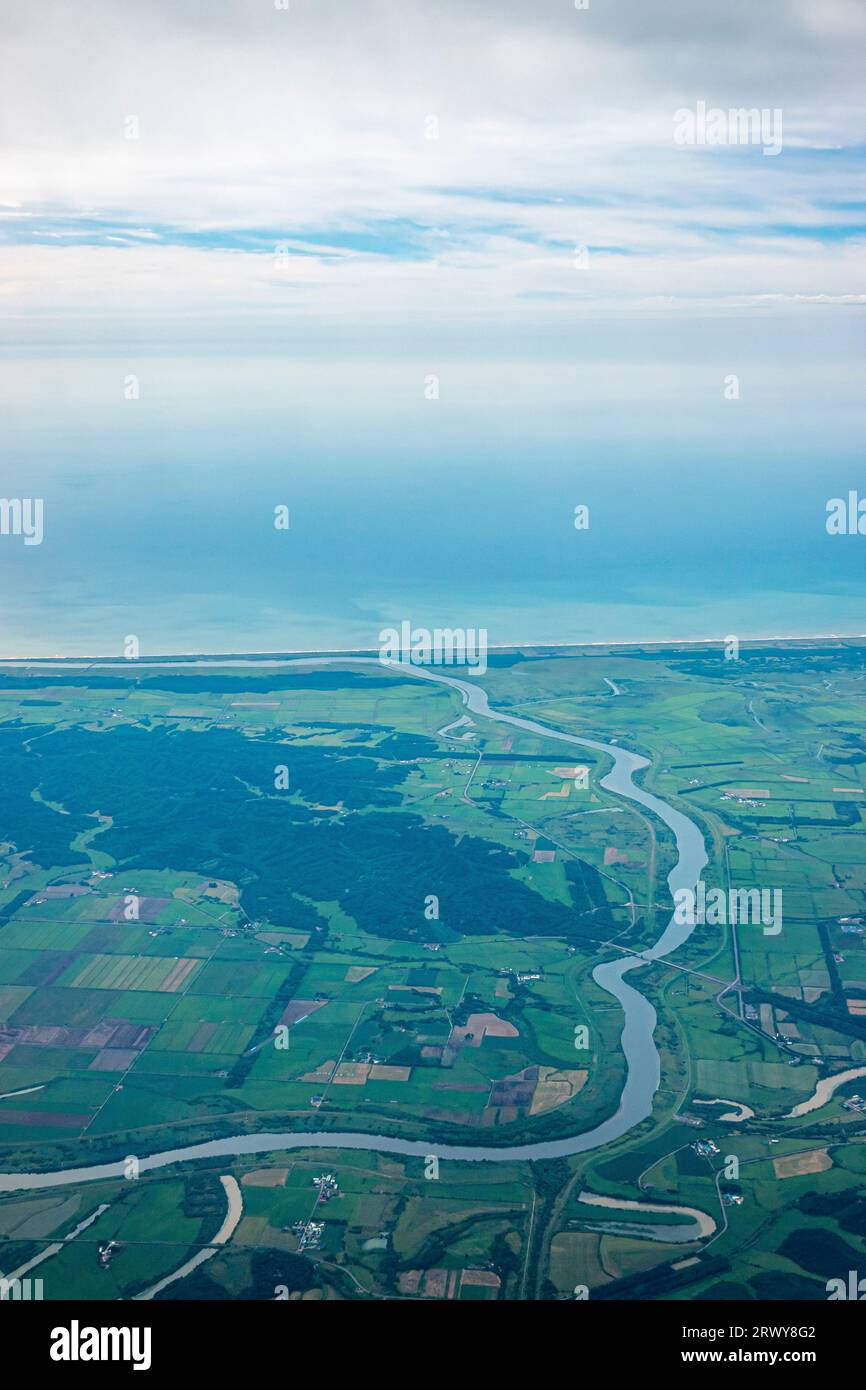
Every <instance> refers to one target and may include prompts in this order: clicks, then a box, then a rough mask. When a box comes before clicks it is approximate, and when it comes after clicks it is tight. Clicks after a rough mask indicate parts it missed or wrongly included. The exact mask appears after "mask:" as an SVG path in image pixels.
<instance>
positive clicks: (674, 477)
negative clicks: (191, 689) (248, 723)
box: [0, 0, 866, 655]
mask: <svg viewBox="0 0 866 1390" xmlns="http://www.w3.org/2000/svg"><path fill="white" fill-rule="evenodd" d="M2 27H3V56H2V62H3V81H2V83H0V166H2V170H3V174H2V180H0V362H2V370H0V412H2V418H3V420H4V437H3V444H2V452H0V497H4V496H5V497H29V496H40V497H43V498H44V499H45V536H44V541H43V543H42V544H41V545H40V546H38V547H36V546H32V547H29V548H26V549H25V548H24V547H23V546H22V545H21V544H20V543H18V542H19V541H20V537H14V536H0V591H2V592H3V593H4V594H5V597H6V602H5V603H4V604H3V605H2V606H0V655H4V654H5V655H15V654H18V653H26V654H46V653H54V652H63V653H65V654H73V653H79V652H88V653H93V652H94V651H97V652H102V653H109V652H112V651H116V650H118V649H119V648H120V646H121V644H122V641H123V637H124V635H125V634H127V633H130V632H134V633H139V632H140V633H141V636H142V649H143V650H145V651H150V652H155V651H159V652H168V651H190V650H204V649H206V650H210V651H213V650H233V651H238V650H253V649H267V650H276V649H282V648H287V647H290V646H291V647H297V646H322V645H329V646H348V645H365V646H370V645H375V640H376V635H377V633H378V630H379V628H380V627H381V626H382V625H384V624H385V623H386V622H387V623H399V622H400V621H401V620H402V619H404V618H410V619H413V620H414V619H417V620H418V621H424V622H426V623H427V624H428V625H429V626H431V627H432V626H435V625H442V626H448V625H462V626H467V627H469V626H473V627H484V628H486V629H488V631H489V633H490V641H491V643H497V642H502V643H504V642H509V641H514V640H521V641H526V640H531V639H537V640H542V641H551V640H557V639H558V640H562V641H570V642H571V641H582V640H605V639H606V638H611V639H613V638H615V639H617V640H626V639H632V638H639V637H644V638H647V639H650V638H652V637H664V638H668V639H670V638H673V637H694V636H698V635H704V634H706V633H711V632H719V633H720V634H726V633H730V632H742V633H743V634H746V633H750V634H756V635H758V634H765V633H769V632H788V631H794V630H795V629H796V630H797V631H801V632H829V631H840V632H859V631H861V630H863V629H866V623H864V621H863V616H862V615H863V613H864V611H866V604H864V597H866V593H864V588H866V586H864V582H863V577H862V576H863V573H864V570H863V561H862V558H861V556H860V554H859V550H858V545H859V544H860V543H862V544H863V545H866V537H863V538H862V541H861V539H860V538H859V537H843V538H834V539H832V540H831V538H829V537H828V536H827V535H826V532H825V527H824V519H825V503H826V501H827V499H828V498H831V497H835V496H842V495H847V492H848V490H849V489H850V488H856V487H857V486H858V485H861V484H862V490H863V492H864V495H866V478H864V476H863V465H862V459H863V448H864V443H866V393H864V385H866V382H864V365H863V364H864V354H863V326H862V325H863V322H864V319H863V314H864V310H866V278H864V273H863V272H864V255H863V249H864V243H866V186H864V179H863V169H864V150H866V105H864V102H863V99H862V91H861V89H862V72H863V59H864V54H866V5H864V4H863V3H861V0H821V3H820V4H819V3H816V0H726V3H724V4H722V3H717V4H716V3H709V0H701V3H696V0H655V2H654V3H648V0H589V5H588V7H587V8H585V9H579V8H577V6H576V5H575V4H574V0H535V2H534V3H529V2H528V0H527V2H526V3H517V0H499V2H498V3H493V0H484V3H481V2H480V0H459V2H458V0H453V3H452V0H439V2H438V3H428V0H393V2H392V0H367V2H366V3H364V4H363V5H361V4H357V3H354V0H353V3H349V0H289V3H288V7H287V8H282V7H278V5H277V4H274V3H273V0H171V2H170V3H169V0H148V3H147V4H131V3H130V4H127V3H118V2H117V0H79V2H78V3H76V4H75V5H74V6H70V5H68V4H67V3H60V2H59V0H44V3H40V4H39V5H38V6H13V5H12V4H10V3H7V4H6V5H5V6H4V7H3V15H2ZM700 104H703V107H704V108H705V109H707V110H709V111H713V110H718V111H721V112H722V113H727V112H728V111H730V110H733V109H740V108H742V109H744V110H749V109H752V108H754V109H755V110H756V111H758V112H764V113H765V114H766V119H767V121H768V122H769V123H771V124H772V128H773V131H774V132H775V135H776V136H778V137H779V138H778V139H777V140H776V141H775V148H776V152H775V153H770V152H769V150H768V144H769V142H767V141H764V143H761V142H757V143H738V142H736V141H735V140H733V139H727V140H726V141H723V142H722V143H715V144H704V143H693V144H688V143H682V141H681V140H680V139H679V138H678V135H677V132H678V130H681V129H682V126H683V113H684V112H685V113H692V112H693V113H697V111H698V110H699V106H700ZM767 128H768V130H769V128H770V126H769V125H768V127H767ZM732 382H734V383H735V387H734V388H732V386H731V383H732ZM278 504H284V505H287V506H289V507H290V508H291V511H292V527H291V532H290V534H289V535H288V536H286V537H283V539H282V541H281V540H279V539H278V538H276V537H275V536H274V534H273V525H272V517H273V508H274V506H275V505H278ZM577 504H587V505H590V507H591V514H592V525H591V528H590V530H589V531H588V532H586V533H585V534H584V535H583V536H582V537H580V538H578V537H577V536H576V532H575V529H574V527H573V525H572V517H573V512H574V507H575V505H577ZM279 547H281V548H279ZM11 595H14V598H12V597H11Z"/></svg>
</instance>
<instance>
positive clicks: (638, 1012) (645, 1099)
mask: <svg viewBox="0 0 866 1390" xmlns="http://www.w3.org/2000/svg"><path fill="white" fill-rule="evenodd" d="M64 664H65V665H66V666H71V665H73V664H75V663H71V662H68V663H64ZM111 664H112V663H110V662H105V663H100V662H82V663H81V665H82V666H86V667H87V668H88V669H93V668H98V667H99V666H100V665H111ZM193 664H210V663H191V662H172V661H158V662H146V661H143V662H136V665H137V666H142V667H147V666H153V667H157V668H159V669H164V668H167V667H168V668H173V667H183V668H187V667H189V666H190V665H193ZM212 664H214V665H216V666H219V665H221V664H231V665H232V666H251V667H255V666H259V665H264V666H267V667H269V668H273V667H274V666H279V667H281V668H282V667H289V668H291V667H304V668H308V667H311V666H313V667H321V666H340V667H346V666H363V667H370V666H374V667H376V668H377V669H378V670H383V671H389V670H390V671H392V672H395V673H399V674H401V675H411V676H415V677H417V678H418V679H421V680H431V681H435V682H438V683H439V684H442V685H446V686H449V687H450V688H452V689H454V690H457V691H459V692H460V695H461V698H462V700H463V705H464V707H465V708H466V709H468V710H470V711H471V712H472V714H474V715H477V716H478V717H479V718H482V719H489V720H491V721H492V722H493V723H500V724H509V725H511V726H512V727H514V728H517V729H520V730H522V731H523V732H526V733H531V734H534V735H536V736H540V737H543V738H547V739H553V740H555V741H556V742H559V743H568V744H571V745H574V746H578V747H582V748H592V749H594V750H595V751H597V752H602V753H604V754H606V755H607V756H608V757H609V758H611V760H612V762H613V767H612V768H611V770H610V771H609V772H608V773H606V774H605V776H604V777H602V779H601V786H602V787H604V789H605V790H606V791H609V792H612V793H613V794H614V795H615V796H621V797H623V798H624V799H625V800H627V801H633V802H636V803H638V804H639V805H641V806H643V807H644V808H645V809H647V810H648V811H650V812H651V813H652V814H653V815H655V816H657V817H658V818H659V819H660V820H661V821H663V822H664V824H665V825H667V826H668V828H669V829H670V830H671V831H672V832H673V835H674V840H675V843H676V848H677V861H676V863H675V865H674V867H673V868H672V869H671V871H670V873H669V874H668V879H667V882H668V888H669V890H670V893H671V898H672V899H673V898H674V895H675V893H676V892H677V890H680V889H684V888H687V889H692V890H694V889H696V886H697V883H698V880H699V878H700V876H701V873H702V871H703V869H704V867H705V865H706V864H707V862H708V857H707V852H706V846H705V844H704V838H703V834H702V832H701V830H700V829H699V827H698V826H697V825H696V824H695V822H694V821H692V820H690V819H689V817H688V816H686V815H685V814H684V813H683V812H682V811H680V810H678V809H677V808H676V807H674V806H671V805H670V804H669V803H668V802H667V801H665V800H664V799H663V798H662V797H659V796H656V795H655V794H653V793H652V792H648V791H646V790H645V789H644V788H643V787H641V786H639V785H637V784H636V783H635V782H634V780H633V778H634V775H635V774H636V773H638V772H641V771H643V770H645V769H646V768H648V767H649V766H651V763H650V760H649V759H648V758H645V757H643V756H641V755H640V754H639V753H635V752H633V751H632V750H631V749H628V748H623V747H621V746H620V745H619V744H614V743H604V742H602V741H600V740H598V739H591V738H582V737H581V736H579V735H578V734H571V733H566V732H564V731H563V730H559V729H554V728H552V727H551V726H549V725H546V724H540V723H538V722H537V721H536V720H533V719H525V718H523V717H522V716H520V715H512V714H507V713H505V712H504V711H501V710H496V709H494V708H492V707H491V705H490V702H489V698H488V695H487V692H486V691H485V690H484V688H483V687H482V686H481V685H479V684H477V683H476V682H470V681H467V680H464V679H463V678H462V677H457V676H451V675H448V674H446V673H445V671H444V670H443V669H442V668H441V667H427V666H416V665H413V664H411V663H409V662H381V661H379V660H378V658H376V657H363V656H320V657H306V658H294V659H290V660H286V661H283V662H275V661H273V660H267V661H262V662H258V661H256V660H254V659H251V660H249V661H234V662H231V663H220V662H214V663H212ZM694 929H695V923H694V922H692V923H688V922H678V921H677V920H676V914H674V913H673V912H672V914H671V918H670V921H669V922H668V924H667V926H666V927H665V929H664V931H663V932H662V934H661V936H660V937H659V939H658V941H657V942H656V943H655V945H654V946H651V947H649V948H648V949H647V950H645V951H643V952H641V953H640V954H638V955H634V956H626V957H622V956H617V957H616V958H615V959H614V960H611V961H603V962H602V963H601V964H599V965H597V966H596V967H595V969H594V970H593V975H592V977H593V979H594V981H595V982H596V984H597V985H598V986H599V987H600V988H601V989H603V990H604V991H605V992H606V993H607V994H609V995H611V997H612V998H614V999H616V1000H617V1002H618V1004H619V1005H620V1007H621V1008H622V1011H623V1028H622V1033H621V1035H620V1046H621V1048H622V1052H623V1056H624V1058H625V1062H626V1079H625V1083H624V1085H623V1089H622V1092H621V1094H620V1099H619V1103H618V1105H617V1108H616V1110H615V1112H614V1113H613V1114H612V1115H611V1116H609V1117H608V1118H607V1119H606V1120H603V1121H602V1122H601V1123H600V1124H598V1125H596V1126H595V1127H594V1128H593V1129H591V1130H586V1131H585V1132H583V1133H581V1134H575V1135H571V1136H569V1137H567V1138H564V1139H555V1140H541V1141H539V1142H537V1143H527V1144H516V1145H511V1146H502V1147H487V1148H485V1147H482V1146H476V1145H461V1144H438V1143H436V1142H435V1140H403V1139H394V1138H390V1137H388V1136H386V1135H376V1134H365V1133H356V1132H351V1131H350V1132H339V1133H338V1132H336V1131H332V1132H330V1133H329V1132H327V1131H323V1132H320V1133H291V1132H286V1133H272V1134H257V1135H232V1136H229V1137H228V1138H225V1139H216V1140H211V1141H208V1142H205V1143H202V1144H192V1145H188V1146H186V1147H184V1148H180V1149H169V1150H165V1151H164V1152H162V1153H156V1154H152V1155H150V1156H149V1157H146V1158H142V1159H141V1160H140V1171H141V1172H146V1171H149V1170H152V1169H156V1168H163V1167H168V1166H170V1165H172V1164H174V1163H187V1162H195V1161H196V1160H203V1159H208V1158H217V1157H232V1156H240V1155H243V1154H258V1153H265V1152H268V1151H269V1150H292V1149H300V1148H303V1149H311V1148H321V1149H362V1150H367V1151H374V1152H376V1153H386V1154H396V1155H400V1156H403V1157H418V1158H420V1159H425V1158H427V1157H430V1156H433V1155H435V1156H436V1157H438V1158H443V1159H456V1160H459V1161H463V1162H488V1163H506V1162H514V1161H521V1160H539V1159H549V1158H566V1157H570V1156H572V1155H574V1154H579V1153H587V1152H589V1151H591V1150H593V1149H598V1148H602V1147H603V1146H604V1145H606V1144H610V1143H612V1142H613V1141H614V1140H616V1139H620V1138H622V1136H623V1135H625V1134H627V1133H629V1131H630V1130H632V1129H634V1128H635V1126H636V1125H639V1124H640V1123H641V1121H643V1120H645V1119H647V1118H648V1117H649V1116H650V1115H651V1114H652V1108H653V1099H654V1096H655V1093H656V1091H657V1090H658V1087H659V1082H660V1079H661V1062H660V1059H659V1054H658V1049H657V1047H656V1044H655V1037H654V1033H655V1025H656V1012H655V1009H654V1008H653V1006H652V1004H651V1003H650V1001H649V1000H648V999H647V998H646V996H645V995H644V994H642V993H641V992H640V990H639V989H638V988H637V987H636V985H633V984H631V983H630V982H628V981H627V980H626V976H627V975H629V974H631V973H632V972H633V971H636V970H638V969H639V968H640V966H642V965H644V964H648V963H649V962H652V961H656V960H661V959H662V958H663V957H664V956H666V955H669V954H670V952H671V951H674V950H676V949H677V947H679V946H681V945H683V943H684V942H685V941H687V940H688V938H689V936H690V935H691V934H692V932H693V931H694ZM122 1176H124V1161H123V1160H121V1161H119V1162H117V1163H108V1164H93V1165H90V1166H88V1167H83V1168H66V1169H59V1170H56V1171H55V1172H53V1173H52V1172H46V1173H0V1192H23V1191H30V1190H35V1189H38V1188H42V1187H57V1186H61V1185H65V1184H68V1183H73V1182H89V1181H95V1180H97V1179H105V1178H115V1177H122Z"/></svg>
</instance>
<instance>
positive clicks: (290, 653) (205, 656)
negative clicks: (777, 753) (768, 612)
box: [0, 632, 866, 670]
mask: <svg viewBox="0 0 866 1390" xmlns="http://www.w3.org/2000/svg"><path fill="white" fill-rule="evenodd" d="M727 640H728V638H727V637H718V636H712V637H681V638H680V637H676V638H671V637H657V638H635V639H634V640H633V641H632V640H630V641H621V640H616V641H610V642H537V641H530V642H491V643H489V644H488V646H487V650H488V652H501V653H508V652H515V653H518V652H525V651H548V652H582V651H591V652H596V653H597V652H606V651H618V652H623V651H627V650H629V649H632V648H634V649H637V650H638V651H652V650H655V649H657V648H667V647H671V648H673V649H674V650H683V649H684V648H688V647H694V648H695V649H700V648H705V647H720V646H721V647H723V646H724V645H725V642H726V641H727ZM739 642H740V647H741V648H748V647H750V646H758V645H766V644H767V643H770V644H781V643H785V644H789V645H790V644H796V645H802V646H813V645H814V644H815V643H816V642H843V643H845V642H853V643H855V644H856V643H859V642H866V632H819V633H808V634H807V635H805V636H803V635H802V634H796V633H790V634H785V633H774V634H771V635H767V636H758V637H742V638H740V639H739ZM377 652H378V649H377V648H376V647H287V648H286V649H285V650H284V651H280V652H254V651H253V652H249V651H247V652H245V651H230V652H201V651H185V652H158V653H156V654H155V655H154V656H148V657H137V658H135V659H131V658H129V657H124V656H106V655H104V654H90V653H87V652H81V653H77V654H75V655H71V656H0V667H2V666H34V665H35V666H61V665H65V664H69V663H73V662H87V663H90V664H98V665H105V664H109V665H116V666H124V667H126V666H132V667H134V666H154V665H158V664H159V663H161V662H163V661H212V662H217V663H218V662H220V661H223V660H224V661H270V662H280V661H283V660H286V661H288V660H295V661H296V660H298V659H299V658H303V657H305V656H309V657H323V656H333V657H340V656H345V657H356V656H357V657H370V656H376V655H377ZM454 664H455V665H459V663H454ZM467 669H469V670H471V669H472V667H471V666H469V667H467Z"/></svg>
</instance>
